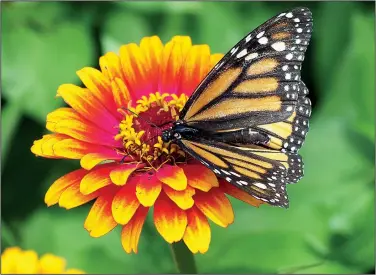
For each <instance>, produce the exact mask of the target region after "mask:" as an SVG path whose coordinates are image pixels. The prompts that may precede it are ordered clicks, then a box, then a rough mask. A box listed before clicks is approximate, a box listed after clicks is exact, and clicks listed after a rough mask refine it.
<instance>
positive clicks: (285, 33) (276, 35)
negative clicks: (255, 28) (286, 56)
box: [272, 32, 291, 40]
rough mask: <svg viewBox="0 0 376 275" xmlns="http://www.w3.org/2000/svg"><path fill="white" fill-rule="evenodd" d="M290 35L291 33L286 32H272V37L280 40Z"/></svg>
mask: <svg viewBox="0 0 376 275" xmlns="http://www.w3.org/2000/svg"><path fill="white" fill-rule="evenodd" d="M290 36H291V34H290V33H288V32H278V33H274V34H272V39H274V40H281V39H285V38H289V37H290Z"/></svg>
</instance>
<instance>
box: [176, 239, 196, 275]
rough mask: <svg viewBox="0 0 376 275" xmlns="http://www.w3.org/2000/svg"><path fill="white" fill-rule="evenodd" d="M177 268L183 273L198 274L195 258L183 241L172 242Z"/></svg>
mask: <svg viewBox="0 0 376 275" xmlns="http://www.w3.org/2000/svg"><path fill="white" fill-rule="evenodd" d="M171 250H172V256H173V258H174V262H175V265H176V268H177V270H178V272H179V273H181V274H197V268H196V263H195V258H194V256H193V254H192V252H191V251H190V250H189V249H188V247H187V246H186V245H185V243H184V242H183V241H180V242H177V243H173V244H171Z"/></svg>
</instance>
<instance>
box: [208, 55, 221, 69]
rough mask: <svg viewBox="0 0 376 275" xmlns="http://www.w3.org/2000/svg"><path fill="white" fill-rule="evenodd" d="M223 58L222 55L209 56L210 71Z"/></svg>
mask: <svg viewBox="0 0 376 275" xmlns="http://www.w3.org/2000/svg"><path fill="white" fill-rule="evenodd" d="M222 57H223V54H222V53H215V54H212V55H211V56H210V68H209V69H210V70H211V69H212V68H213V67H214V66H215V65H216V64H217V63H218V62H219V60H221V59H222Z"/></svg>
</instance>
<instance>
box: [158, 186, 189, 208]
mask: <svg viewBox="0 0 376 275" xmlns="http://www.w3.org/2000/svg"><path fill="white" fill-rule="evenodd" d="M163 191H164V192H165V193H166V194H167V196H168V197H169V198H170V199H171V200H172V201H173V202H175V203H176V205H177V206H179V207H180V208H181V209H183V210H187V209H189V208H191V207H192V206H193V205H194V203H195V202H194V200H193V198H192V196H193V195H194V194H195V189H194V188H193V187H190V186H189V185H188V186H187V188H186V189H185V190H183V191H176V190H174V189H172V188H170V187H169V186H167V185H163Z"/></svg>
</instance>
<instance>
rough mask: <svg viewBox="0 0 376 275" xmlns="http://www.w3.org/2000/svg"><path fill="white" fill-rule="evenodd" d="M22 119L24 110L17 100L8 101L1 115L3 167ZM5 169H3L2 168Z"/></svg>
mask: <svg viewBox="0 0 376 275" xmlns="http://www.w3.org/2000/svg"><path fill="white" fill-rule="evenodd" d="M21 119H22V110H21V108H20V106H19V104H18V103H17V102H10V103H8V104H7V105H6V106H5V108H3V110H2V116H1V130H2V131H1V148H2V153H1V167H2V168H3V167H4V164H5V163H6V158H7V155H8V152H9V150H10V147H11V146H12V141H13V136H14V135H15V133H16V131H17V128H18V126H19V125H20V122H21ZM2 170H3V169H2Z"/></svg>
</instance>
